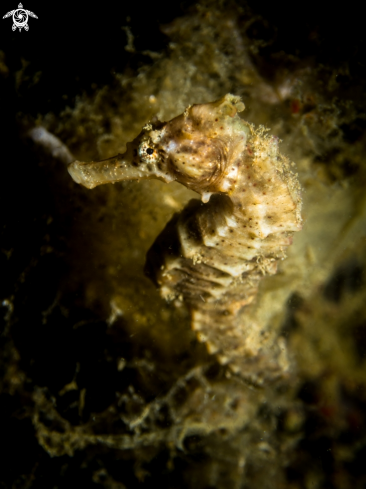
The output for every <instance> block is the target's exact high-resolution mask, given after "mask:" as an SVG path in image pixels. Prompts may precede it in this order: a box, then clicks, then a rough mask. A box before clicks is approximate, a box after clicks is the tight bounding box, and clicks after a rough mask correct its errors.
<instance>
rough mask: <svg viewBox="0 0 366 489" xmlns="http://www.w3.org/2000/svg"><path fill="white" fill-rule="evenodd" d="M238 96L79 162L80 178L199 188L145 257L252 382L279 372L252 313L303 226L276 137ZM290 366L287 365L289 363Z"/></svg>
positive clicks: (212, 349)
mask: <svg viewBox="0 0 366 489" xmlns="http://www.w3.org/2000/svg"><path fill="white" fill-rule="evenodd" d="M243 110H244V104H243V102H242V101H241V99H240V97H237V96H234V95H231V94H227V95H225V96H224V97H223V98H221V99H220V100H217V101H215V102H212V103H206V104H199V105H192V106H189V107H187V109H186V110H185V111H184V113H183V114H181V115H179V116H177V117H175V118H174V119H172V120H170V121H168V122H160V121H159V120H157V119H154V120H152V121H151V122H150V123H148V124H146V125H145V126H144V127H143V129H142V131H141V133H140V134H139V135H138V136H137V137H136V138H135V139H134V140H133V141H132V142H130V143H127V149H126V152H125V153H124V154H119V155H117V156H115V157H112V158H109V159H107V160H103V161H99V162H91V163H84V162H79V161H75V162H73V163H71V164H70V165H69V167H68V170H69V173H70V175H71V176H72V178H73V179H74V181H75V182H77V183H79V184H82V185H84V186H85V187H87V188H89V189H92V188H94V187H95V186H97V185H101V184H105V183H114V182H118V181H121V180H131V179H138V180H140V179H150V178H156V179H159V180H162V181H163V182H166V183H169V182H172V181H177V182H179V183H181V184H182V185H185V186H186V187H187V188H189V189H192V190H194V191H195V192H197V193H198V194H200V195H201V201H200V200H197V199H194V200H191V201H190V202H189V203H188V204H187V206H186V207H185V208H184V209H183V211H182V212H181V213H179V214H175V215H174V216H173V218H172V219H171V220H170V222H169V223H168V224H167V226H166V227H165V229H164V230H163V231H162V233H161V234H160V235H159V236H158V238H157V239H156V241H155V243H154V244H153V245H152V247H151V249H150V250H149V252H148V254H147V261H146V266H145V273H146V274H147V275H148V276H149V277H150V278H151V279H152V280H153V282H154V283H155V284H156V285H157V287H158V288H159V289H160V293H161V296H162V297H164V298H166V299H168V300H170V301H171V300H174V301H175V304H176V305H182V303H184V304H185V305H186V307H187V308H188V310H189V313H190V317H191V326H192V328H193V330H194V331H195V332H196V334H197V338H198V340H199V341H201V342H204V343H205V344H206V346H207V349H208V352H209V353H211V354H215V355H216V358H217V359H218V361H219V362H220V363H221V364H223V365H226V364H227V366H228V371H231V372H232V373H235V374H238V375H240V376H241V377H242V378H244V379H248V380H250V381H252V382H254V383H258V384H260V383H262V382H263V380H264V379H266V378H270V379H273V378H276V377H278V376H281V375H282V374H283V372H284V370H285V367H284V366H283V365H282V364H281V362H280V361H279V358H280V355H281V351H280V350H281V348H280V347H279V346H278V344H277V343H276V342H275V341H274V340H273V338H272V339H271V340H269V339H268V338H269V337H270V336H271V335H270V334H268V331H263V329H262V327H261V326H260V325H258V324H257V323H256V321H255V320H254V319H253V317H252V316H251V315H250V314H248V313H247V311H248V306H249V304H251V303H252V302H253V300H254V299H255V297H256V295H257V291H258V286H259V282H260V280H261V279H262V278H263V277H265V276H266V275H272V274H274V273H276V270H277V264H278V261H279V260H282V259H284V257H285V250H286V248H287V246H289V245H290V244H291V243H292V235H293V233H294V232H296V231H299V230H300V229H301V227H302V226H301V223H302V219H301V196H300V193H301V189H300V185H299V182H298V179H297V177H296V175H295V174H294V173H293V172H292V171H291V169H290V166H291V165H290V162H289V161H288V159H287V158H286V157H284V156H282V155H281V154H280V153H279V148H278V145H279V139H278V138H276V137H274V136H269V135H268V132H267V130H266V129H265V128H263V127H260V128H259V129H255V127H254V126H253V125H252V124H250V123H248V122H246V121H244V120H243V119H242V118H241V117H240V116H239V115H238V112H241V111H243ZM282 363H283V362H282Z"/></svg>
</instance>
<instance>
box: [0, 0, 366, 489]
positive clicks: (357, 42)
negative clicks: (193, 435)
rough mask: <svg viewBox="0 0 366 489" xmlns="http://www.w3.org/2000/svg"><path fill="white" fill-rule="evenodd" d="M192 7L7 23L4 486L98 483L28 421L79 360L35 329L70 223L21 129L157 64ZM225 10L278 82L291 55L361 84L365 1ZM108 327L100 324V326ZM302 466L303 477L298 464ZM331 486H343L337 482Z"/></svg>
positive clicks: (98, 8) (59, 10)
mask: <svg viewBox="0 0 366 489" xmlns="http://www.w3.org/2000/svg"><path fill="white" fill-rule="evenodd" d="M16 4H17V0H14V1H8V0H7V1H6V2H2V3H1V13H0V14H1V16H3V15H5V13H6V12H8V11H9V10H13V9H14V8H16ZM192 5H194V2H169V3H165V2H164V3H162V2H154V1H151V2H145V3H142V2H138V1H135V2H100V3H99V4H90V3H87V2H85V3H76V2H74V3H73V4H71V3H69V4H67V3H55V2H49V3H48V4H46V3H39V2H35V1H29V2H27V1H25V2H24V3H23V6H24V8H25V9H29V10H31V11H33V12H34V13H35V14H36V15H37V16H38V19H33V18H30V19H29V22H28V25H29V31H28V32H25V31H22V32H19V31H18V30H16V31H15V32H13V31H12V29H11V25H12V20H11V18H8V19H1V22H0V50H2V51H3V53H4V55H5V59H4V61H5V64H6V66H7V68H8V70H9V71H8V73H5V74H4V75H3V76H1V77H0V142H1V146H0V148H1V152H0V165H1V167H0V168H1V172H0V216H1V217H0V226H1V227H0V240H1V246H0V248H1V254H0V306H1V302H2V301H3V300H4V299H6V298H13V301H14V308H15V311H16V314H15V316H16V320H15V322H13V323H12V325H11V334H10V333H9V331H10V330H9V323H8V313H9V309H8V307H7V306H6V304H4V303H2V305H3V307H1V308H0V311H1V317H0V332H1V340H0V348H1V350H0V356H1V362H0V366H1V373H2V374H3V373H4V372H5V371H6V369H7V366H8V365H9V363H10V364H12V363H14V365H19V366H20V370H22V369H23V370H24V371H26V372H27V375H28V378H27V381H26V382H25V383H24V387H23V389H22V390H21V391H18V392H17V393H16V394H14V395H12V394H11V393H9V392H7V391H6V389H5V390H4V391H3V393H0V451H2V456H1V459H0V487H1V488H2V487H3V488H8V487H9V488H10V487H15V488H26V487H27V488H30V487H32V488H33V487H60V488H61V487H65V488H66V487H67V488H69V487H76V486H78V487H89V486H90V487H91V486H93V487H95V486H96V484H95V483H94V482H91V478H90V474H91V473H92V472H93V470H94V469H95V467H93V466H92V464H95V460H94V461H92V462H91V464H90V465H88V461H87V460H85V459H84V454H83V453H80V452H78V454H77V455H75V456H74V457H72V458H70V457H68V456H63V457H55V458H52V457H50V455H49V454H48V453H46V452H45V451H44V450H43V449H42V448H41V447H40V446H39V444H38V442H37V440H36V438H35V436H34V429H33V426H32V423H31V422H30V419H29V417H28V414H29V411H28V410H29V409H30V406H31V404H32V401H31V393H32V390H33V385H34V384H37V385H42V384H45V383H48V378H47V375H48V368H49V366H50V365H56V363H57V362H60V365H62V372H61V370H60V376H59V378H56V379H53V380H52V381H53V382H54V383H55V389H57V386H58V385H60V386H62V385H63V383H64V382H65V378H68V377H69V372H70V371H72V369H73V363H72V360H73V359H72V358H71V359H70V362H68V360H67V359H66V360H65V359H64V358H63V357H62V351H63V347H64V345H63V344H58V343H57V341H58V340H57V338H56V337H54V336H53V335H52V334H50V333H49V331H48V330H41V331H39V332H38V333H37V334H38V336H37V335H35V334H34V333H32V329H31V328H32V324H33V322H35V321H38V317H39V312H40V311H42V310H44V307H45V305H47V304H49V302H50V298H51V297H52V296H53V295H54V293H55V291H56V290H57V286H58V283H59V281H60V280H61V278H62V276H63V255H64V254H65V252H66V250H67V245H66V244H65V243H64V242H63V240H62V236H63V235H64V233H65V229H66V228H67V223H66V222H64V221H63V220H62V217H61V218H60V219H59V220H56V221H55V222H54V224H53V225H52V227H51V230H50V228H49V227H48V225H47V220H48V218H49V216H51V215H53V213H54V209H53V206H54V203H53V197H52V193H51V191H50V190H47V184H46V181H45V177H44V174H43V172H42V170H41V169H40V168H39V167H38V160H37V155H36V154H35V153H34V152H32V148H30V146H29V143H28V142H26V141H25V140H24V138H23V133H24V128H25V127H27V125H29V124H30V122H31V121H32V120H34V119H36V118H37V114H46V113H48V112H53V113H55V114H57V113H59V112H60V111H61V110H62V109H63V108H64V107H65V106H66V105H69V106H73V104H74V103H75V98H76V97H77V95H79V94H81V93H82V92H87V93H90V94H92V93H94V92H95V90H96V88H98V87H102V86H104V85H108V84H109V83H111V82H112V80H113V73H115V72H125V73H126V72H127V73H130V74H131V76H134V75H136V74H137V71H138V68H139V67H140V66H143V65H145V64H146V63H151V62H152V61H151V59H150V58H149V57H147V56H145V55H143V54H142V51H144V50H150V51H157V52H161V51H164V50H165V49H166V48H167V45H168V42H169V39H168V38H167V37H166V36H165V35H164V34H162V33H161V31H160V29H159V26H160V25H161V24H165V23H169V22H171V21H172V20H173V19H174V18H176V17H177V16H180V15H183V14H186V13H187V12H189V9H190V8H191V7H192ZM220 8H222V9H234V10H235V9H237V10H238V16H239V18H240V16H241V15H242V14H241V10H240V9H241V8H244V9H245V11H246V12H248V11H249V12H251V14H252V15H253V17H255V18H256V20H255V21H254V22H253V24H252V26H251V28H250V29H249V31H248V32H247V35H248V36H249V37H250V38H251V39H253V40H264V41H268V42H267V43H264V47H263V48H260V49H259V51H258V53H257V54H256V55H253V61H254V63H255V64H256V67H257V69H258V70H259V71H260V73H261V74H262V76H264V77H267V78H268V79H271V77H272V76H273V74H274V70H275V69H276V65H275V64H274V63H273V61H272V60H273V59H274V58H275V57H276V56H277V55H278V54H279V53H282V52H285V53H286V55H288V56H294V57H296V58H297V59H298V60H304V61H305V60H306V61H307V62H308V60H311V63H309V62H308V64H313V65H314V66H316V65H321V64H323V65H325V66H328V67H331V68H332V67H334V68H335V69H340V68H342V67H344V66H347V70H343V71H342V70H340V72H342V74H339V78H338V81H339V80H340V81H341V83H342V85H343V86H344V87H345V88H347V87H349V89H350V90H352V86H354V85H357V86H359V85H360V84H362V83H364V80H365V64H366V57H365V52H366V50H365V48H366V46H365V33H364V16H363V13H362V9H361V4H360V3H356V2H346V3H343V4H342V5H340V4H337V3H330V2H326V5H325V2H324V3H323V4H322V2H317V1H314V0H312V1H310V2H305V3H300V2H279V3H276V2H263V1H258V0H257V1H249V2H247V3H245V4H244V3H240V2H239V3H236V4H234V3H230V4H226V3H225V2H222V4H221V7H220ZM246 15H247V14H246ZM127 25H128V26H130V28H131V31H132V33H133V35H134V38H135V39H134V45H135V48H136V52H133V53H131V52H128V51H126V50H125V49H124V46H125V45H126V44H127V36H126V32H125V31H124V30H123V29H122V28H121V27H122V26H127ZM355 130H359V131H360V130H362V128H356V129H355ZM45 235H47V236H48V238H47V239H48V241H47V243H48V242H49V243H51V244H52V246H54V248H55V249H56V250H57V252H56V253H54V254H52V255H47V256H46V257H45V258H40V259H39V260H38V256H39V255H40V253H39V250H40V249H41V248H42V246H45V245H46V243H45ZM10 250H11V253H10V254H9V252H10ZM24 277H27V279H26V280H25V281H24ZM85 314H88V313H87V312H85V311H79V310H77V309H75V310H73V312H72V314H71V316H70V318H69V321H70V322H73V321H76V320H77V318H78V317H85ZM53 324H54V328H55V329H56V330H57V328H59V329H62V328H63V327H64V326H65V325H64V324H63V323H62V320H61V319H60V318H58V317H54V318H53ZM104 327H105V325H104V326H103V324H101V325H100V326H99V328H100V330H101V331H102V330H103V328H104ZM98 331H99V330H98V326H96V327H95V332H94V336H93V338H92V339H91V340H90V341H91V342H92V343H93V342H95V344H97V343H98V342H99V341H100V338H101V337H102V335H101V334H100V333H99V332H98ZM55 338H56V339H55ZM64 341H65V342H67V341H68V338H66V339H64ZM45 342H48V345H50V344H51V345H53V347H54V349H53V354H52V355H51V356H50V355H48V354H46V353H45V352H44V348H43V345H44V344H45ZM93 344H94V343H93ZM14 345H15V347H16V348H18V349H20V350H21V351H22V352H25V351H26V350H27V348H26V346H27V345H31V347H32V349H33V352H34V351H37V352H38V353H37V355H38V357H37V358H38V363H37V362H36V364H34V362H33V363H32V358H31V357H32V355H33V356H34V353H32V354H31V353H29V357H27V355H26V354H24V355H23V356H22V358H21V360H20V361H19V359H18V358H17V356H16V350H14ZM76 347H77V344H76V346H75V348H76ZM29 350H31V348H29ZM72 355H73V354H72V353H71V356H72ZM19 362H20V363H19ZM20 381H21V380H20ZM307 392H311V388H309V390H308V391H307ZM106 395H107V394H106ZM308 443H309V447H308V448H307V449H308V450H310V451H311V450H313V452H314V453H315V456H317V455H316V450H317V449H318V448H319V447H320V446H321V443H322V440H320V442H319V443H317V444H316V446H315V445H314V446H313V445H311V441H309V440H308ZM324 443H327V442H324ZM316 447H318V448H316ZM364 456H365V454H364V453H362V450H361V452H360V453H358V455H357V457H356V458H355V459H354V461H352V462H351V463H350V467H349V469H350V470H351V471H353V472H354V473H357V474H358V473H359V474H361V475H362V474H364V473H365V468H364V467H363V465H364V460H365V459H364ZM330 457H331V456H330V455H329V457H328V458H326V457H324V460H323V459H322V460H321V462H320V463H323V464H324V470H325V471H327V470H328V465H329V464H331V458H330ZM164 463H165V462H164ZM164 463H163V462H162V461H161V460H159V459H157V460H156V461H155V468H154V467H151V471H152V473H154V472H155V473H156V474H159V473H160V472H161V470H162V467H163V465H164ZM327 464H328V465H327ZM130 465H131V464H128V463H126V466H123V469H124V471H125V481H129V484H130V486H129V487H141V486H140V485H139V483H138V482H136V481H135V480H134V479H133V476H132V471H131V469H130ZM296 470H298V473H299V474H301V470H302V469H301V468H300V469H299V468H296ZM329 470H331V468H330V469H329ZM295 472H296V471H295ZM159 477H160V475H159ZM293 477H294V478H296V477H298V475H296V474H295V475H293ZM299 477H300V475H299ZM161 483H162V484H166V486H164V487H178V485H177V486H173V485H169V484H170V483H168V482H167V481H165V482H164V480H162V482H161ZM177 484H178V483H177ZM144 487H147V486H144ZM327 487H335V486H334V485H331V483H330V482H329V485H328V486H327Z"/></svg>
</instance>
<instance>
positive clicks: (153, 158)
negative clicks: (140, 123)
mask: <svg viewBox="0 0 366 489" xmlns="http://www.w3.org/2000/svg"><path fill="white" fill-rule="evenodd" d="M154 146H155V145H154V143H153V142H152V141H150V140H145V141H143V142H142V143H141V144H140V146H139V149H138V154H139V157H140V160H141V161H142V162H143V163H156V162H157V161H158V159H159V153H158V151H157V149H156V148H155V147H154Z"/></svg>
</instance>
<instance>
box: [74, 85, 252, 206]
mask: <svg viewBox="0 0 366 489" xmlns="http://www.w3.org/2000/svg"><path fill="white" fill-rule="evenodd" d="M243 109H244V104H243V103H242V102H241V101H240V99H239V97H236V96H233V95H230V94H228V95H225V97H223V98H222V99H220V100H218V101H216V102H212V103H208V104H201V105H193V106H190V107H188V108H187V109H186V110H185V111H184V113H183V114H181V115H179V116H178V117H175V118H174V119H172V120H171V121H169V122H166V123H163V122H159V121H157V120H155V121H152V122H151V123H149V124H147V125H146V126H145V127H144V128H143V130H142V132H141V133H140V134H139V135H138V136H137V137H136V138H135V139H134V140H133V141H132V142H131V143H128V144H127V150H126V152H125V153H124V154H123V155H117V156H116V157H114V158H110V159H109V160H104V161H101V162H97V163H80V162H78V161H77V162H74V163H72V164H71V165H70V167H69V172H70V174H71V176H72V177H73V179H74V180H75V181H76V182H77V183H81V184H83V185H84V186H86V187H88V188H93V187H95V186H96V185H100V184H103V183H108V182H116V181H119V180H127V179H143V178H157V179H160V180H163V181H165V182H170V181H173V180H176V181H178V182H180V183H182V184H183V185H185V186H186V187H188V188H190V189H192V190H195V191H196V192H198V193H200V194H201V195H202V200H203V201H207V200H208V199H209V196H210V195H211V194H212V193H214V192H229V191H230V188H231V187H232V186H233V185H234V184H235V181H236V176H237V173H238V162H239V161H240V159H241V158H242V153H243V152H244V151H245V146H246V140H247V136H248V134H249V128H248V126H247V125H246V123H245V122H244V121H243V120H242V119H240V117H239V116H238V115H237V112H239V111H241V110H243Z"/></svg>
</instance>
